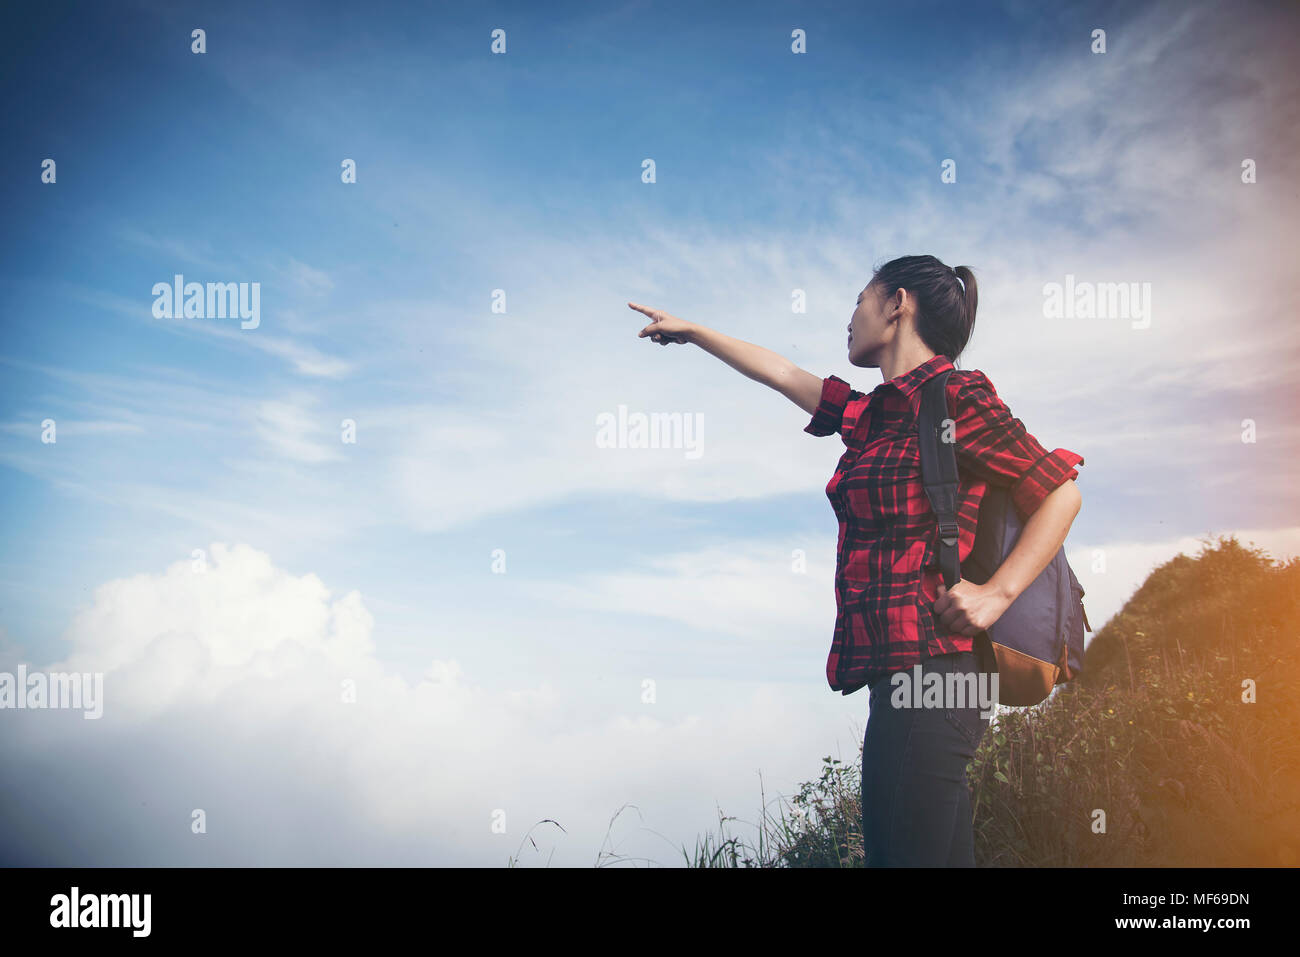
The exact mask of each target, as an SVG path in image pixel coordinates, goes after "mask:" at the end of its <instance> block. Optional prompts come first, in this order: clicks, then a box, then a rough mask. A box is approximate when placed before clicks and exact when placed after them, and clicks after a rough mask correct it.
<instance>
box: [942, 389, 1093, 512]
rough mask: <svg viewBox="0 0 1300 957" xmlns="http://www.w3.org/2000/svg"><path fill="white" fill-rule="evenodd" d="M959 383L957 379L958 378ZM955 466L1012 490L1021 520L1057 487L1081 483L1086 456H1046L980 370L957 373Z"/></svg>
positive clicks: (1064, 451) (1063, 451) (1065, 452)
mask: <svg viewBox="0 0 1300 957" xmlns="http://www.w3.org/2000/svg"><path fill="white" fill-rule="evenodd" d="M959 376H960V377H961V378H958V377H959ZM949 378H950V379H958V387H957V388H958V391H957V395H956V401H955V402H954V403H953V405H952V407H953V408H954V409H955V411H956V428H955V433H956V441H957V449H956V452H957V461H958V462H959V463H960V464H961V465H962V466H963V467H965V468H967V469H968V470H970V471H971V472H973V473H975V474H976V475H978V476H979V477H980V478H982V479H983V480H985V481H986V482H989V483H992V484H995V485H1000V486H1004V487H1007V486H1009V487H1010V489H1011V501H1012V503H1013V504H1014V505H1015V507H1016V510H1017V511H1018V512H1019V513H1020V516H1021V518H1022V519H1028V518H1029V516H1030V515H1033V514H1034V512H1036V511H1038V507H1039V506H1040V505H1042V504H1043V499H1045V498H1047V496H1048V495H1050V494H1051V493H1052V492H1054V491H1055V490H1056V489H1057V488H1058V487H1060V486H1061V485H1064V484H1065V483H1066V482H1067V481H1069V480H1070V479H1074V478H1078V477H1079V470H1078V469H1076V468H1075V467H1074V466H1076V465H1082V464H1083V456H1082V455H1079V454H1078V453H1077V452H1071V451H1070V450H1069V449H1053V450H1052V451H1051V452H1048V451H1047V449H1045V448H1044V447H1043V446H1042V445H1040V444H1039V442H1038V440H1037V439H1036V438H1034V437H1033V436H1032V435H1030V433H1029V432H1028V431H1027V430H1026V429H1025V426H1024V424H1023V423H1022V422H1021V421H1020V420H1019V419H1017V418H1015V417H1014V416H1012V414H1011V410H1010V409H1008V408H1007V405H1006V403H1005V402H1003V401H1002V400H1001V399H1000V398H999V397H998V394H997V391H996V390H995V389H994V388H993V383H992V382H990V381H989V379H988V377H987V376H986V375H984V373H982V372H980V371H979V370H978V369H973V370H968V371H967V372H966V373H964V374H963V373H960V372H958V373H954V374H953V375H952V376H950V377H949Z"/></svg>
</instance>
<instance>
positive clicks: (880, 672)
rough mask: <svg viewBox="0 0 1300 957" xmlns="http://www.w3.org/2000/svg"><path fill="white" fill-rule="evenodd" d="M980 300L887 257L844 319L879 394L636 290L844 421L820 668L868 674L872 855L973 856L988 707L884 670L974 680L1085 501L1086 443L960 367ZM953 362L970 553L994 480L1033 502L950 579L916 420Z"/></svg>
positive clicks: (662, 322)
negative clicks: (976, 560)
mask: <svg viewBox="0 0 1300 957" xmlns="http://www.w3.org/2000/svg"><path fill="white" fill-rule="evenodd" d="M977 303H978V294H977V291H976V287H975V277H974V276H973V275H972V273H971V271H970V270H969V269H968V268H966V267H965V266H958V267H957V268H956V269H955V270H954V269H952V268H951V267H949V266H946V265H944V264H943V263H942V262H940V261H939V260H938V259H935V258H934V257H933V256H904V257H902V258H900V259H895V260H893V261H892V262H889V263H887V264H885V265H884V266H882V267H880V268H879V269H877V270H875V272H874V274H873V275H872V278H871V281H870V282H869V283H868V284H867V286H866V288H865V289H863V290H862V292H861V293H860V294H859V295H858V301H857V305H856V308H855V309H854V312H853V316H852V318H851V320H850V321H849V326H848V331H849V337H848V343H847V345H848V359H849V363H850V364H851V365H854V366H859V367H861V368H866V369H880V370H881V375H882V377H883V379H884V381H883V382H882V383H881V384H880V385H878V386H876V387H875V388H874V389H873V390H872V391H871V392H870V393H867V394H864V393H861V392H856V391H854V390H853V389H852V388H850V386H849V384H848V383H847V382H845V381H844V380H843V379H840V378H839V377H838V376H834V375H830V376H826V377H825V378H823V377H820V376H816V375H813V374H812V373H810V372H807V371H805V370H803V369H801V368H799V367H798V366H796V365H795V364H794V363H792V362H790V361H789V360H788V359H785V358H783V357H782V356H779V355H777V354H776V353H775V352H771V351H769V350H767V349H764V348H762V347H761V346H757V345H753V344H752V343H748V342H742V341H740V340H739V339H733V338H731V337H730V336H726V335H723V334H722V333H720V332H717V331H715V330H713V329H709V328H706V327H704V326H701V325H698V324H697V323H693V322H687V321H686V320H683V319H678V318H677V317H676V316H670V315H668V314H667V313H664V312H661V311H660V310H657V309H651V308H648V307H646V306H641V305H637V304H636V303H631V302H630V303H628V305H629V306H630V307H631V308H632V309H635V310H636V311H638V312H641V313H644V314H645V315H646V316H648V317H649V318H650V319H651V322H650V324H649V325H648V326H646V327H645V328H644V329H642V330H641V331H640V333H639V335H640V336H642V337H649V338H650V339H651V340H652V341H654V342H658V343H661V344H663V345H667V344H669V343H672V342H675V343H693V344H694V345H697V346H699V347H700V348H701V349H703V350H704V351H705V352H708V353H710V354H711V355H714V356H717V357H718V358H719V359H721V360H722V361H723V362H725V363H727V364H728V365H729V366H731V367H732V368H734V369H736V370H737V371H739V372H741V373H742V374H744V375H746V376H748V377H749V378H751V379H754V380H755V381H757V382H761V383H763V384H764V385H767V386H770V387H771V388H773V389H775V390H776V391H778V392H780V393H781V394H782V395H784V396H785V397H786V398H788V399H790V401H792V402H793V403H794V404H795V405H797V406H799V408H801V409H803V410H804V411H805V412H807V413H809V414H810V415H811V416H812V420H811V421H810V422H809V423H808V425H807V426H805V427H804V431H805V432H809V433H811V434H813V435H830V434H832V433H838V434H839V435H840V436H841V438H842V439H843V441H844V445H845V448H846V451H845V452H844V454H843V455H842V456H841V457H840V461H839V463H838V465H837V466H836V468H835V473H834V474H833V475H832V476H831V479H830V481H829V482H828V483H827V485H826V494H827V496H828V497H829V498H830V501H831V506H832V508H833V509H834V510H835V515H836V518H837V519H838V520H839V545H838V555H837V561H836V572H835V599H836V619H835V632H834V639H833V642H832V645H831V651H830V655H829V657H828V659H827V662H826V678H827V680H828V681H829V683H830V686H831V690H833V691H839V692H841V693H842V694H851V693H852V692H854V691H857V690H859V689H861V688H863V687H866V688H868V689H869V690H868V693H867V694H868V708H869V711H868V719H867V728H866V734H865V735H864V738H863V743H862V764H863V769H862V833H863V841H864V844H865V850H866V858H867V861H866V862H867V865H868V866H931V867H944V866H950V867H962V866H965V867H973V866H974V864H975V847H974V834H973V830H972V817H971V803H970V792H969V789H968V787H967V783H966V766H967V765H968V764H969V763H970V761H971V759H972V758H973V757H974V754H975V749H976V747H977V746H978V744H979V741H980V739H981V738H982V737H983V735H984V732H985V730H986V729H987V727H988V723H989V719H988V718H986V717H982V716H981V714H980V707H979V704H978V703H976V702H965V704H964V706H963V705H960V704H959V703H958V702H954V701H945V702H944V706H943V707H938V708H935V707H928V708H927V707H897V706H895V704H894V695H893V694H892V693H891V687H892V684H893V682H891V680H890V678H891V676H892V675H895V674H897V673H899V672H903V673H904V674H905V675H906V676H907V677H911V675H912V674H913V667H914V666H916V665H920V666H921V673H922V675H923V676H924V675H928V674H929V673H931V672H935V673H938V674H940V675H941V676H943V675H946V674H949V673H956V674H969V673H975V674H976V676H977V680H978V674H979V672H982V671H985V672H986V671H989V670H992V669H993V668H994V664H993V660H992V654H991V648H990V647H989V645H988V635H987V633H986V632H985V629H987V628H988V627H989V626H990V625H992V624H993V623H994V622H995V621H997V620H998V618H1000V617H1001V616H1002V613H1003V612H1004V611H1006V609H1007V608H1008V607H1009V606H1010V605H1011V603H1012V602H1013V601H1014V600H1015V599H1016V597H1017V596H1018V595H1019V594H1020V593H1021V592H1022V591H1023V590H1024V589H1025V588H1026V587H1027V586H1028V584H1029V583H1030V582H1031V581H1033V580H1034V579H1035V578H1036V577H1037V576H1038V574H1039V573H1040V572H1041V571H1042V570H1043V569H1044V568H1046V567H1047V564H1048V562H1050V561H1051V559H1052V557H1053V556H1054V555H1055V554H1056V552H1057V550H1058V549H1059V548H1060V547H1061V545H1062V544H1063V543H1064V541H1065V537H1066V534H1067V533H1068V532H1069V530H1070V525H1071V523H1072V522H1073V521H1074V517H1075V515H1077V514H1078V511H1079V507H1080V504H1081V498H1080V495H1079V490H1078V488H1077V487H1076V486H1075V483H1074V479H1075V478H1077V477H1078V474H1079V473H1078V470H1077V469H1076V468H1075V466H1076V465H1082V464H1083V456H1081V455H1078V454H1077V453H1075V452H1071V451H1069V450H1067V449H1060V448H1058V449H1055V450H1053V451H1052V452H1048V451H1047V450H1046V449H1045V448H1043V446H1042V445H1040V444H1039V443H1038V440H1037V439H1035V438H1034V437H1033V436H1032V435H1031V434H1030V433H1029V432H1027V431H1026V430H1025V427H1024V425H1023V424H1022V423H1021V422H1020V420H1019V419H1017V418H1014V417H1013V416H1012V415H1011V412H1010V410H1009V409H1008V408H1007V406H1006V405H1005V403H1003V402H1002V400H1001V399H1000V398H999V397H998V394H997V392H996V391H995V390H994V388H993V383H992V382H990V381H989V379H988V377H987V376H985V375H984V374H983V373H982V372H980V371H979V370H975V369H969V370H968V369H955V368H954V366H953V361H954V360H956V358H957V357H958V356H959V355H960V354H961V352H962V350H963V349H964V348H965V346H966V343H967V341H968V340H969V339H970V335H971V330H972V329H973V327H974V325H975V308H976V305H977ZM946 369H952V370H953V371H952V373H951V374H950V375H949V376H948V384H947V392H948V405H949V408H950V409H951V410H952V418H953V421H954V429H953V439H954V441H955V446H956V453H957V463H958V474H959V479H960V497H959V501H958V505H959V507H958V526H959V536H958V555H959V558H960V559H961V560H963V561H964V560H965V559H966V558H967V556H968V555H969V554H970V551H971V548H972V547H973V545H974V542H975V532H976V528H977V525H978V518H979V504H980V500H981V498H982V497H983V495H984V493H985V492H986V491H987V489H988V487H989V484H990V483H993V484H996V485H1000V486H1003V487H1007V488H1009V489H1010V492H1011V496H1012V501H1013V503H1014V504H1015V507H1016V508H1017V510H1018V511H1019V513H1020V515H1021V516H1022V517H1023V518H1025V519H1026V524H1025V526H1024V529H1023V531H1022V532H1021V535H1020V538H1019V540H1018V541H1017V544H1016V547H1015V549H1014V550H1013V551H1012V552H1011V554H1010V555H1008V556H1007V558H1006V560H1005V561H1004V562H1003V563H1002V565H1001V566H1000V567H999V568H998V570H997V572H996V574H994V575H993V577H992V578H991V579H989V581H988V582H987V583H985V584H984V585H976V584H973V583H971V582H969V581H966V580H962V581H959V582H958V583H957V584H956V585H954V586H953V587H952V589H951V590H948V589H945V588H944V585H943V576H942V573H941V571H940V569H939V563H938V557H937V556H938V550H937V546H938V541H937V540H938V526H937V523H936V520H935V518H934V513H933V511H932V510H931V509H930V503H929V500H928V499H927V498H926V495H925V489H924V486H923V485H922V483H921V465H920V462H921V460H920V449H919V446H918V439H917V435H916V420H917V414H918V410H919V407H920V398H921V391H920V389H921V385H922V384H923V383H924V382H926V381H927V380H928V379H929V378H931V377H932V376H934V375H937V374H938V373H940V372H943V371H944V370H946ZM940 680H941V681H943V682H944V683H945V685H947V684H948V679H946V678H943V677H941V678H940ZM918 694H919V693H918ZM899 697H900V698H901V697H902V696H901V695H900V696H899Z"/></svg>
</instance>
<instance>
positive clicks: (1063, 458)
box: [804, 354, 1083, 694]
mask: <svg viewBox="0 0 1300 957" xmlns="http://www.w3.org/2000/svg"><path fill="white" fill-rule="evenodd" d="M945 369H953V372H952V374H951V375H949V376H948V387H947V392H948V408H949V409H951V410H952V414H953V418H954V420H955V430H954V431H955V434H956V453H957V473H958V479H959V480H960V495H959V498H958V507H957V524H958V529H959V535H958V546H957V548H958V555H959V557H960V559H961V560H962V561H965V560H966V558H967V556H969V555H970V552H971V549H972V548H973V547H974V545H975V531H976V528H977V526H978V522H979V507H980V500H981V499H982V498H983V497H984V493H985V491H987V489H988V483H990V482H992V483H994V484H995V485H1000V486H1004V487H1010V489H1011V500H1012V502H1013V504H1014V506H1015V508H1016V510H1017V511H1018V512H1019V513H1020V515H1021V517H1022V518H1026V519H1027V518H1028V517H1029V516H1030V515H1032V514H1033V513H1034V512H1035V511H1036V510H1037V509H1038V506H1039V505H1041V504H1042V502H1043V499H1045V498H1046V497H1047V496H1048V495H1049V494H1050V493H1051V492H1052V491H1053V490H1055V489H1056V488H1057V487H1058V486H1060V485H1061V484H1062V483H1064V482H1066V481H1067V480H1069V479H1072V478H1077V477H1078V475H1079V471H1078V469H1076V468H1074V466H1076V465H1082V464H1083V456H1081V455H1079V454H1077V453H1075V452H1071V451H1069V450H1068V449H1056V450H1054V451H1052V452H1048V451H1047V450H1046V449H1045V448H1043V446H1041V445H1039V444H1038V440H1037V439H1035V438H1034V437H1033V436H1032V435H1030V434H1029V433H1028V432H1027V431H1026V430H1025V427H1024V425H1023V424H1021V422H1020V420H1019V419H1017V418H1013V417H1012V415H1011V411H1010V410H1009V409H1008V408H1007V406H1006V404H1005V403H1004V402H1003V401H1002V400H1001V399H1000V398H998V394H997V392H996V391H995V390H994V388H993V383H992V382H990V381H989V380H988V377H987V376H985V375H984V373H982V372H980V371H979V370H978V369H954V368H953V364H952V361H951V360H950V359H949V358H948V357H947V356H945V355H942V354H939V355H936V356H934V357H933V358H931V359H929V360H927V361H926V362H923V363H922V364H921V365H919V366H917V367H916V368H915V369H912V370H911V371H910V372H905V373H903V374H902V375H899V376H895V377H894V378H892V379H890V380H889V381H888V382H882V383H881V384H880V385H878V386H876V388H875V389H874V390H872V392H871V394H870V395H863V394H862V393H861V392H855V391H853V390H852V389H851V388H850V387H849V384H848V383H847V382H845V381H844V380H843V379H841V378H839V377H837V376H833V375H832V376H828V377H827V378H826V379H824V380H823V382H822V395H821V402H820V403H819V404H818V406H817V410H816V411H815V412H814V413H813V417H812V421H811V422H809V423H808V425H807V426H805V427H804V431H805V432H810V433H812V434H813V435H830V434H831V433H833V432H838V433H839V434H840V435H841V436H842V437H843V439H844V444H845V446H847V450H846V451H845V453H844V454H843V455H842V456H840V461H839V464H838V465H837V466H836V467H835V474H834V475H832V476H831V480H830V481H829V482H828V483H827V484H826V495H827V497H828V498H830V500H831V507H832V508H834V510H835V517H836V518H837V519H839V523H840V533H839V545H838V554H837V558H836V564H835V605H836V616H835V638H834V641H833V643H832V645H831V652H830V657H829V658H828V659H827V661H826V679H827V681H829V682H830V686H831V690H832V691H840V692H842V693H843V694H852V693H853V692H854V691H857V690H858V689H859V688H861V687H863V686H864V685H865V684H866V683H867V682H868V681H870V680H872V679H874V678H875V677H877V676H880V675H884V674H888V673H890V672H893V671H898V670H900V669H904V668H910V667H912V666H913V665H915V664H917V663H918V662H919V661H920V660H921V659H922V658H923V657H928V656H930V655H942V654H946V653H948V652H952V651H970V650H972V646H973V643H974V639H973V638H969V637H966V636H965V635H961V634H957V633H953V632H950V631H948V630H947V629H946V628H945V627H944V626H943V625H942V624H940V623H939V621H938V619H937V618H936V617H935V615H934V612H933V608H934V602H935V600H936V599H937V598H938V596H939V584H940V582H942V581H943V574H942V572H941V571H940V570H939V562H938V538H939V527H938V522H937V520H936V518H935V516H934V512H933V511H932V510H931V508H930V500H929V499H928V498H926V495H925V486H924V485H923V484H922V482H921V452H920V448H919V445H918V441H919V439H918V436H917V434H916V420H917V416H918V414H919V412H920V405H921V385H922V383H924V382H925V381H926V380H928V379H929V378H931V377H932V376H935V375H937V374H939V373H940V372H942V371H944V370H945ZM922 649H924V652H923V651H922Z"/></svg>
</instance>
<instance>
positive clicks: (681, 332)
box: [628, 302, 695, 346]
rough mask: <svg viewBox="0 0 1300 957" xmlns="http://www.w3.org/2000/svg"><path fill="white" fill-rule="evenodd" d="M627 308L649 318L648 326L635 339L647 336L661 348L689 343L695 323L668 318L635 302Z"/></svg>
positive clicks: (658, 311)
mask: <svg viewBox="0 0 1300 957" xmlns="http://www.w3.org/2000/svg"><path fill="white" fill-rule="evenodd" d="M628 306H629V307H630V308H632V309H635V310H636V311H637V312H641V313H645V315H647V316H649V317H650V325H648V326H646V327H645V328H644V329H642V330H641V331H640V332H638V333H637V338H642V337H644V336H649V337H650V339H651V341H652V342H657V343H659V344H660V345H661V346H666V345H668V343H670V342H690V341H691V334H692V333H693V332H694V330H695V323H693V322H687V321H686V320H685V319H678V318H677V317H676V316H670V315H668V313H666V312H661V311H660V310H658V309H651V308H650V307H649V306H639V305H637V304H636V303H635V302H629V303H628Z"/></svg>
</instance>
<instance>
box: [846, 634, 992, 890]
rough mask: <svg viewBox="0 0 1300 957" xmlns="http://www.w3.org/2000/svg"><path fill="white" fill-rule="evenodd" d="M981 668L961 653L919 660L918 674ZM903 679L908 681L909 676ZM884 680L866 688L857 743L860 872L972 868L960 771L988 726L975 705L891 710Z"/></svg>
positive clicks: (976, 658) (981, 658)
mask: <svg viewBox="0 0 1300 957" xmlns="http://www.w3.org/2000/svg"><path fill="white" fill-rule="evenodd" d="M977 647H979V645H978V643H977ZM986 661H987V656H986V655H985V654H983V653H981V654H980V655H977V654H976V653H975V652H972V651H962V652H955V653H953V654H947V655H935V656H934V657H931V658H926V659H924V660H923V661H922V662H921V668H922V674H929V673H931V672H938V673H941V674H947V673H949V672H961V673H967V672H973V671H977V669H978V667H979V666H980V665H981V664H982V663H984V662H986ZM907 673H908V675H909V677H910V676H911V669H910V668H909V669H907ZM892 677H893V675H886V676H884V677H883V678H880V679H877V680H875V681H873V682H872V683H871V691H870V695H869V698H868V700H869V707H870V709H871V710H870V714H869V716H868V718H867V731H866V735H865V736H864V738H863V742H862V834H863V841H864V844H865V849H866V856H867V861H866V863H867V866H868V867H974V866H975V835H974V830H973V822H972V818H971V801H970V789H969V787H968V786H967V784H966V765H968V764H969V763H970V761H971V758H973V757H974V756H975V749H976V747H977V746H978V745H979V742H980V739H981V738H982V737H983V736H984V731H985V730H986V729H987V728H988V725H989V720H990V719H988V718H983V717H981V716H980V708H979V704H978V702H975V701H969V700H968V701H967V702H966V704H967V707H962V708H957V707H939V708H925V707H918V708H896V707H893V706H891V704H890V698H891V695H892V694H893V693H894V686H893V684H892V683H891V679H892ZM976 680H978V678H977V679H976ZM944 682H945V684H946V683H947V679H946V678H945V679H944ZM946 703H947V704H950V705H951V704H953V703H954V702H952V701H947V702H946Z"/></svg>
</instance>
